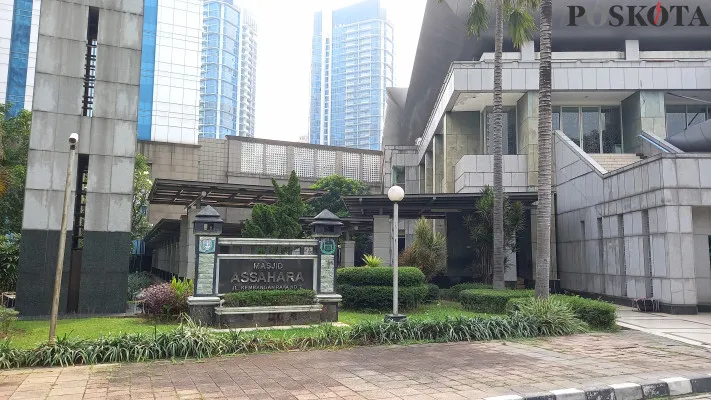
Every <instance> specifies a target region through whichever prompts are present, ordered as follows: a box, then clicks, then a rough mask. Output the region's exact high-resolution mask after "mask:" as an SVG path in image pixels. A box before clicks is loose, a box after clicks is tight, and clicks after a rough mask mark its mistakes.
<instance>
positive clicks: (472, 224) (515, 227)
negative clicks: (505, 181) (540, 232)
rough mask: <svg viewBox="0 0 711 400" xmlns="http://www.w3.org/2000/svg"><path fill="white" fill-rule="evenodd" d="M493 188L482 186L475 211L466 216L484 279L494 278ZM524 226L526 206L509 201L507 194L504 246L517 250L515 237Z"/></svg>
mask: <svg viewBox="0 0 711 400" xmlns="http://www.w3.org/2000/svg"><path fill="white" fill-rule="evenodd" d="M493 208H494V191H493V190H492V189H491V187H489V186H486V187H484V189H482V196H481V198H479V200H477V202H476V206H475V210H474V212H473V213H472V214H470V215H467V216H465V217H464V225H465V226H466V227H467V230H468V231H469V238H470V240H471V241H472V245H473V246H472V247H473V249H474V254H475V260H474V267H475V275H478V277H479V278H480V279H482V280H483V281H485V282H489V281H492V280H493V274H494V273H493V252H494V240H495V239H494V221H493V212H492V210H493ZM522 229H523V206H522V205H521V203H520V202H513V203H512V202H510V201H509V199H508V198H507V197H506V196H504V235H503V241H502V243H503V245H504V248H506V249H508V250H510V251H512V252H515V251H516V239H518V236H519V234H520V233H521V230H522Z"/></svg>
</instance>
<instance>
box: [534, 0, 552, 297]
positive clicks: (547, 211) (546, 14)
mask: <svg viewBox="0 0 711 400" xmlns="http://www.w3.org/2000/svg"><path fill="white" fill-rule="evenodd" d="M540 14H541V26H540V35H541V39H540V46H541V50H540V53H541V55H540V59H541V60H540V64H539V81H538V85H539V86H538V210H537V213H536V217H537V227H536V229H537V230H538V238H537V242H536V296H538V297H540V298H543V299H545V298H548V293H549V292H550V284H549V281H550V268H551V208H552V204H551V203H552V194H551V185H552V182H551V181H552V174H553V171H552V162H553V160H552V157H553V156H552V147H553V146H552V145H553V143H552V141H553V132H552V131H553V109H552V107H551V91H552V84H551V82H552V72H551V71H552V69H551V59H552V48H551V38H552V34H551V25H552V24H551V22H552V20H553V1H552V0H542V1H541V13H540Z"/></svg>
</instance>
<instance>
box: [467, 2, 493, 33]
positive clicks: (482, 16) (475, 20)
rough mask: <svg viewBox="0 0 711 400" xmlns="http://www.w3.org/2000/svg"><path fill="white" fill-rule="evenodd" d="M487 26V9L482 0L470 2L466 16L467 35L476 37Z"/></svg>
mask: <svg viewBox="0 0 711 400" xmlns="http://www.w3.org/2000/svg"><path fill="white" fill-rule="evenodd" d="M487 28H489V10H487V8H486V5H485V4H484V2H483V1H480V0H479V1H474V2H472V6H471V9H470V10H469V17H467V35H469V36H476V37H477V38H478V37H479V36H481V33H482V32H484V31H486V30H487Z"/></svg>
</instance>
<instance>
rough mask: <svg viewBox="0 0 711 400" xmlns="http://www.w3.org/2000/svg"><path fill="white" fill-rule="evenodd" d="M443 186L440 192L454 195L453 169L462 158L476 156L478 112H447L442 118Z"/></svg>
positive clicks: (478, 127) (478, 132)
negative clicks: (470, 155) (469, 155)
mask: <svg viewBox="0 0 711 400" xmlns="http://www.w3.org/2000/svg"><path fill="white" fill-rule="evenodd" d="M443 136H444V185H443V188H442V192H444V193H454V192H455V181H456V180H457V177H456V176H455V174H454V170H455V167H456V165H457V163H458V162H459V160H461V159H462V157H463V156H465V155H468V154H476V149H477V148H478V147H479V141H480V140H481V133H480V122H479V113H478V112H470V111H467V112H448V113H447V114H446V115H445V117H444V135H443Z"/></svg>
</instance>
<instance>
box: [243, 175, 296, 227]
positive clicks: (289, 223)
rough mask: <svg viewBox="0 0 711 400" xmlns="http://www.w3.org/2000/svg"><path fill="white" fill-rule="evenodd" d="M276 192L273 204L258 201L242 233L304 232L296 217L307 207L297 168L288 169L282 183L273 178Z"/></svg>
mask: <svg viewBox="0 0 711 400" xmlns="http://www.w3.org/2000/svg"><path fill="white" fill-rule="evenodd" d="M272 186H274V193H275V194H276V202H275V203H274V204H270V205H266V204H257V205H256V206H254V207H253V208H252V218H251V219H248V220H246V221H245V223H244V230H243V232H242V236H244V237H248V238H274V239H297V238H300V237H302V236H303V230H302V229H301V222H300V221H299V219H300V218H301V217H302V216H303V215H304V211H305V210H306V207H305V206H304V202H303V200H302V199H301V184H300V183H299V178H298V177H297V176H296V172H294V171H291V176H290V177H289V183H287V184H286V185H284V186H282V185H279V184H278V183H277V181H276V180H275V179H274V178H272Z"/></svg>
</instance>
